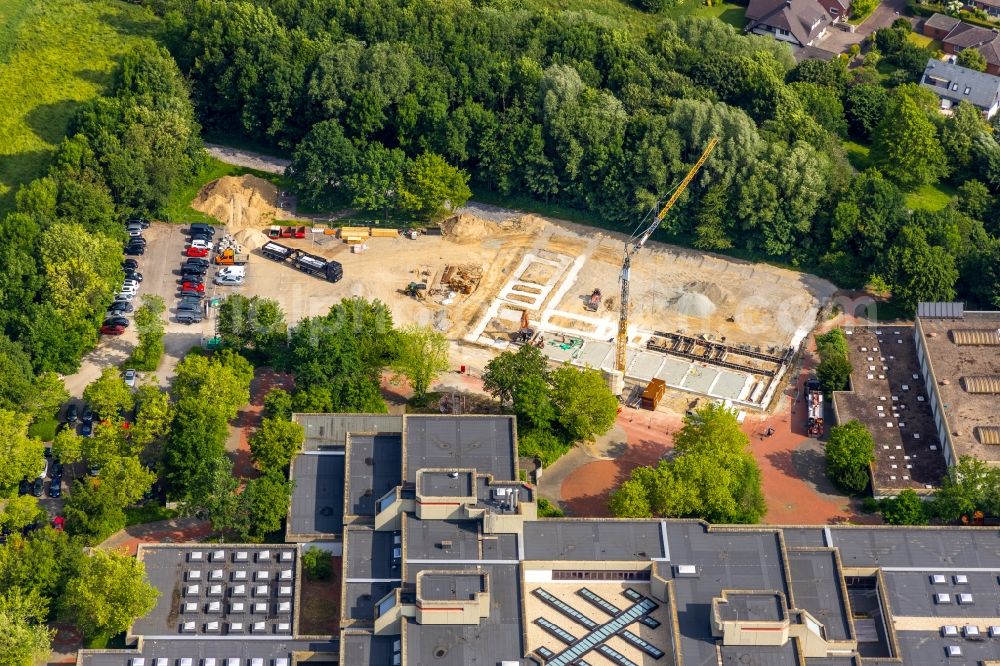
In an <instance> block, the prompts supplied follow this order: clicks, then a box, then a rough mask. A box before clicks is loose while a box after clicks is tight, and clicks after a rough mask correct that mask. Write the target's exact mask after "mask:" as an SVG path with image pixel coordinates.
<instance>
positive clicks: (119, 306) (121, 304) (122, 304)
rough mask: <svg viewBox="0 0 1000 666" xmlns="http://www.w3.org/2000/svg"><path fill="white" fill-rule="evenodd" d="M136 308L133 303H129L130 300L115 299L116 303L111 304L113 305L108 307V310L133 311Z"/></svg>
mask: <svg viewBox="0 0 1000 666" xmlns="http://www.w3.org/2000/svg"><path fill="white" fill-rule="evenodd" d="M134 309H135V306H134V305H132V304H131V303H129V302H128V301H115V302H114V303H112V304H111V307H109V308H108V311H110V312H132V311H133V310H134Z"/></svg>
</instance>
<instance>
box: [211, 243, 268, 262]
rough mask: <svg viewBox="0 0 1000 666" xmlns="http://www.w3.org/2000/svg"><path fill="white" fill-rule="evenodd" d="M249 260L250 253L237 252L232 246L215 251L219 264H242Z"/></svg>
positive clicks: (216, 260)
mask: <svg viewBox="0 0 1000 666" xmlns="http://www.w3.org/2000/svg"><path fill="white" fill-rule="evenodd" d="M275 245H277V243H275ZM248 261H250V255H249V254H247V253H246V252H236V251H235V250H234V249H233V248H231V247H227V248H226V249H224V250H222V251H221V252H216V253H215V263H216V264H217V265H219V266H242V265H243V264H245V263H247V262H248Z"/></svg>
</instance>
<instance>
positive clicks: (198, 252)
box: [184, 247, 208, 257]
mask: <svg viewBox="0 0 1000 666" xmlns="http://www.w3.org/2000/svg"><path fill="white" fill-rule="evenodd" d="M184 254H186V255H187V256H189V257H207V256H208V248H207V247H189V248H188V249H186V250H184Z"/></svg>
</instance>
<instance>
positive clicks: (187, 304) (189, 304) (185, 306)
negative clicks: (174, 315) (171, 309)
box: [177, 298, 201, 312]
mask: <svg viewBox="0 0 1000 666" xmlns="http://www.w3.org/2000/svg"><path fill="white" fill-rule="evenodd" d="M185 310H187V311H188V312H190V311H192V310H197V311H198V312H201V301H200V300H198V299H197V298H184V299H182V300H181V301H180V302H179V303H178V304H177V311H178V312H184V311H185Z"/></svg>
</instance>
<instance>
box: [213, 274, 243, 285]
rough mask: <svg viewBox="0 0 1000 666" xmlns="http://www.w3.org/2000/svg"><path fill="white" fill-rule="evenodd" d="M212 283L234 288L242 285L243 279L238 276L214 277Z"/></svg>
mask: <svg viewBox="0 0 1000 666" xmlns="http://www.w3.org/2000/svg"><path fill="white" fill-rule="evenodd" d="M214 282H215V284H218V285H222V286H225V287H235V286H236V285H240V284H243V278H242V277H240V276H239V275H216V276H215V280H214Z"/></svg>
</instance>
